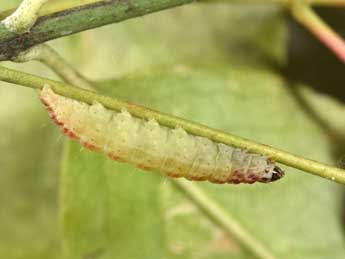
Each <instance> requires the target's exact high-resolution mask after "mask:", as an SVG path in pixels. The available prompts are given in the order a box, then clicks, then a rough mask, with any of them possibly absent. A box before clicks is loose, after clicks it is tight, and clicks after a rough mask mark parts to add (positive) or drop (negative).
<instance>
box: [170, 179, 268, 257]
mask: <svg viewBox="0 0 345 259" xmlns="http://www.w3.org/2000/svg"><path fill="white" fill-rule="evenodd" d="M173 183H174V184H175V185H176V186H177V187H178V188H179V189H181V190H182V191H183V192H184V193H185V194H186V195H187V196H188V197H189V198H190V199H191V200H192V201H193V202H194V203H195V204H196V205H197V206H198V207H199V208H200V209H201V210H202V211H203V212H205V214H206V215H208V216H209V217H210V218H211V219H212V220H213V221H214V222H215V223H216V224H218V225H219V226H220V227H221V228H222V229H224V230H225V231H226V232H227V233H228V234H230V235H231V236H232V237H234V238H235V239H236V240H237V241H238V242H239V243H240V244H241V245H242V246H243V247H245V248H247V249H248V250H249V251H250V252H251V253H253V254H254V255H256V257H257V258H261V259H274V258H275V256H273V255H272V254H271V252H270V251H268V250H267V249H266V247H264V246H263V245H262V244H261V243H260V242H259V241H258V240H256V239H255V238H254V237H253V236H252V235H251V234H250V233H249V232H247V231H246V230H245V229H244V228H243V227H242V226H241V225H240V224H239V223H238V222H237V221H236V220H235V219H234V218H233V217H232V216H231V214H230V213H229V212H227V211H225V210H224V209H223V208H222V207H221V206H220V205H219V204H218V203H217V202H216V201H214V200H212V199H211V198H210V197H208V195H207V194H206V193H204V192H203V191H202V190H201V189H200V188H198V187H197V186H196V185H195V184H194V183H192V182H190V181H186V180H183V179H177V180H173Z"/></svg>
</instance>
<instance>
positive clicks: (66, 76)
mask: <svg viewBox="0 0 345 259" xmlns="http://www.w3.org/2000/svg"><path fill="white" fill-rule="evenodd" d="M12 60H13V61H15V62H27V61H31V60H38V61H40V62H42V63H44V64H45V65H47V66H48V67H50V68H51V69H52V70H53V71H54V72H55V73H56V74H58V75H59V76H60V77H61V78H62V79H63V80H64V81H66V82H67V83H70V84H73V85H76V86H79V87H81V88H84V89H89V90H93V89H94V88H95V87H94V86H93V85H92V84H91V83H90V82H89V81H88V80H87V79H86V78H85V77H83V76H82V75H81V74H80V73H79V72H78V71H76V70H75V69H74V68H73V67H72V66H71V65H70V64H68V63H67V62H66V61H65V60H64V59H63V58H62V57H61V56H60V55H59V54H58V53H57V52H56V51H55V50H54V49H53V48H51V47H50V46H48V45H47V44H41V45H37V46H34V47H32V48H30V49H28V50H26V51H23V52H21V53H19V55H18V56H17V57H15V58H13V59H12Z"/></svg>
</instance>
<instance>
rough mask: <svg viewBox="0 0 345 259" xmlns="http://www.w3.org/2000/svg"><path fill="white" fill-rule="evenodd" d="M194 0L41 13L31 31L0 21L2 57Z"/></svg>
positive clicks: (112, 3) (139, 0)
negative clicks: (11, 27)
mask: <svg viewBox="0 0 345 259" xmlns="http://www.w3.org/2000/svg"><path fill="white" fill-rule="evenodd" d="M193 1H194V0H151V1H143V0H131V1H119V0H107V1H105V0H104V1H97V2H95V3H91V4H87V5H82V6H78V7H74V8H71V9H67V10H63V11H60V12H56V13H53V14H49V15H46V16H41V17H39V18H38V19H37V22H36V23H35V24H34V25H33V26H32V27H31V29H30V32H26V33H22V34H16V33H14V32H12V31H10V30H8V28H7V27H6V26H4V24H1V23H0V60H9V59H11V58H12V57H15V56H17V55H18V53H20V52H22V51H24V50H26V49H28V48H30V47H32V46H35V45H38V44H40V43H43V42H46V41H49V40H52V39H56V38H61V37H64V36H68V35H71V34H74V33H77V32H80V31H85V30H88V29H92V28H96V27H100V26H103V25H106V24H110V23H115V22H120V21H123V20H126V19H130V18H133V17H138V16H142V15H145V14H149V13H153V12H157V11H161V10H164V9H168V8H172V7H175V6H179V5H183V4H188V3H192V2H193Z"/></svg>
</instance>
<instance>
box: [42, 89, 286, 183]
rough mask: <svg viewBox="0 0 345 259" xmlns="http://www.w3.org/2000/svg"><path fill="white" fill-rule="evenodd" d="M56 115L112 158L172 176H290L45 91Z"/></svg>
mask: <svg viewBox="0 0 345 259" xmlns="http://www.w3.org/2000/svg"><path fill="white" fill-rule="evenodd" d="M39 96H40V99H41V100H42V102H43V104H44V105H45V106H46V108H47V110H48V112H49V115H50V117H51V118H52V119H53V120H54V122H55V123H56V124H57V125H59V126H60V128H61V129H62V131H63V132H64V134H65V135H67V136H69V137H70V138H72V139H75V140H78V141H79V142H80V143H81V144H82V145H83V146H85V147H87V148H89V149H91V150H95V151H99V152H103V153H105V154H106V155H107V156H109V157H110V158H111V159H114V160H117V161H122V162H128V163H131V164H135V165H136V166H138V167H139V168H142V169H145V170H149V171H158V172H161V173H162V174H165V175H167V176H171V177H184V178H186V179H189V180H198V181H204V180H207V181H210V182H213V183H235V184H237V183H254V182H264V183H267V182H272V181H275V180H278V179H280V178H281V177H283V175H284V172H283V171H282V170H281V169H280V168H279V167H278V166H276V165H275V163H274V161H271V160H270V159H267V158H266V157H264V156H262V155H258V154H253V153H248V152H246V151H245V150H243V149H239V148H235V147H231V146H228V145H225V144H222V143H216V142H213V141H211V140H209V139H207V138H204V137H200V136H194V135H191V134H188V133H187V132H186V131H185V130H183V129H181V128H177V129H171V128H168V127H165V126H161V125H159V124H158V123H157V122H156V121H155V120H153V119H151V120H149V121H146V120H143V119H139V118H135V117H133V116H132V115H131V114H130V113H128V112H127V111H126V110H122V111H121V112H115V111H112V110H108V109H106V108H105V107H103V106H102V105H101V104H99V103H94V104H92V105H88V104H86V103H83V102H79V101H76V100H73V99H69V98H66V97H63V96H60V95H58V94H55V93H54V92H53V91H52V90H51V89H50V88H49V87H44V88H43V89H42V90H41V91H40V92H39Z"/></svg>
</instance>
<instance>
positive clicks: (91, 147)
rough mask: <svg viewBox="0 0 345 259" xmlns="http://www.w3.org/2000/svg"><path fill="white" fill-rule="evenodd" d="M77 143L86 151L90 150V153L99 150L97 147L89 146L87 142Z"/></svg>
mask: <svg viewBox="0 0 345 259" xmlns="http://www.w3.org/2000/svg"><path fill="white" fill-rule="evenodd" d="M79 142H80V144H81V145H82V146H83V147H85V148H87V149H90V150H92V151H99V150H100V148H99V147H97V146H95V145H93V144H91V143H88V142H86V141H79Z"/></svg>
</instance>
